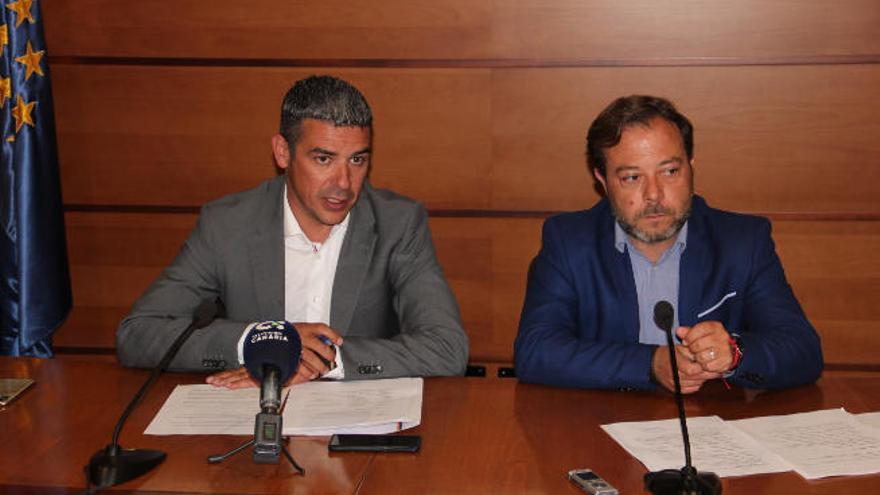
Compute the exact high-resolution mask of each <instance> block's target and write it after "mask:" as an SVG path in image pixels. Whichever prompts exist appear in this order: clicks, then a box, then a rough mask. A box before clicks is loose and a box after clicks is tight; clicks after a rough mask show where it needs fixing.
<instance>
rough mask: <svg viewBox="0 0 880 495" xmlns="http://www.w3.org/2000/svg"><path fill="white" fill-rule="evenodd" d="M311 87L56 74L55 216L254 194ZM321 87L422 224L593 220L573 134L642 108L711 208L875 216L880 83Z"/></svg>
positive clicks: (753, 80)
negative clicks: (472, 213) (653, 114)
mask: <svg viewBox="0 0 880 495" xmlns="http://www.w3.org/2000/svg"><path fill="white" fill-rule="evenodd" d="M311 72H312V71H311V70H309V69H248V68H237V69H221V68H206V67H201V68H178V67H174V68H168V67H112V66H110V67H103V66H101V67H93V66H77V65H59V66H57V67H56V71H55V79H56V81H57V88H58V89H57V90H56V107H57V109H58V132H59V143H60V144H59V146H60V153H61V160H62V164H63V167H62V182H63V187H64V197H65V201H66V202H67V203H69V204H70V203H73V204H160V205H200V204H203V203H204V202H205V201H208V200H210V199H213V198H216V197H218V196H221V195H223V194H226V193H229V192H232V191H237V190H240V189H243V188H246V187H249V186H252V185H254V184H256V183H258V182H259V181H260V180H262V179H263V178H265V177H267V176H269V175H270V174H271V173H272V170H273V165H272V163H271V156H270V154H269V145H268V143H269V136H271V135H272V134H273V133H274V132H276V127H277V120H278V107H279V105H280V101H281V98H282V96H283V94H284V92H285V91H286V89H287V87H288V85H289V84H290V83H291V81H293V80H296V79H297V78H299V77H302V76H304V75H306V74H309V73H311ZM333 72H334V73H336V74H339V75H340V76H342V77H345V78H347V79H350V80H351V81H352V82H354V83H355V84H356V85H358V86H359V87H361V89H362V90H363V91H364V93H365V94H366V95H367V97H368V98H369V99H370V100H371V102H372V105H373V107H374V109H375V112H376V124H375V126H376V142H375V148H376V152H375V160H374V170H373V175H372V178H373V182H374V184H376V185H378V186H382V187H389V188H391V189H394V190H396V191H399V192H401V193H403V194H407V195H409V196H412V197H416V198H419V199H420V200H422V201H424V202H425V203H426V204H427V205H428V207H429V208H432V209H478V210H479V209H488V210H515V211H530V210H531V211H558V210H569V209H577V208H583V207H585V206H588V205H590V204H592V203H593V202H595V200H596V198H597V195H596V193H595V191H594V190H593V183H592V179H591V177H590V176H589V175H588V173H587V171H586V166H585V164H584V158H583V153H584V151H583V148H584V136H585V134H586V129H587V127H588V126H589V123H590V122H591V121H592V119H593V118H594V117H595V115H596V114H597V113H598V112H599V111H600V110H601V109H602V108H603V107H604V106H605V105H607V104H608V103H609V102H610V101H611V100H612V99H613V98H615V97H617V96H620V95H623V94H631V93H635V92H640V93H649V94H650V93H653V94H660V95H665V96H668V97H670V98H671V99H673V100H674V101H675V102H677V104H678V105H679V107H680V108H681V110H682V111H683V112H684V113H686V114H688V115H689V116H690V117H691V119H692V120H693V122H694V124H695V126H696V133H695V135H696V157H697V179H696V184H697V190H698V191H699V192H701V193H704V194H705V195H706V196H707V197H708V198H710V199H711V201H712V203H713V204H715V205H717V206H721V207H725V208H731V209H738V210H744V211H754V212H825V213H829V212H847V213H877V212H878V211H880V194H878V192H880V187H878V184H880V167H876V166H874V165H873V164H876V163H878V162H880V140H877V139H876V137H877V136H878V135H880V120H878V119H877V118H876V115H878V114H880V99H877V98H876V97H875V95H876V92H877V88H878V87H880V65H842V66H841V65H838V66H784V67H772V66H749V67H702V68H696V67H691V68H672V67H664V68H656V67H655V68H644V67H642V68H592V69H542V70H533V69H492V70H489V69H479V70H473V69H472V70H465V69H409V70H404V69H344V70H343V69H340V70H335V71H333ZM831 164H833V165H831ZM168 178H173V179H174V180H172V181H168V180H167V179H168ZM158 183H162V187H148V185H149V184H158Z"/></svg>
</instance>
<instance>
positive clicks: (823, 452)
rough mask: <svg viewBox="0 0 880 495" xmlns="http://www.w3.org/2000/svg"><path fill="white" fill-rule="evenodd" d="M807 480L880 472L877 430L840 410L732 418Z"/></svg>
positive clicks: (879, 433)
mask: <svg viewBox="0 0 880 495" xmlns="http://www.w3.org/2000/svg"><path fill="white" fill-rule="evenodd" d="M730 423H732V424H733V425H734V426H736V427H737V428H739V429H741V430H743V431H744V432H746V433H748V434H749V435H751V436H752V437H753V438H755V439H756V440H758V441H759V442H761V444H762V445H764V446H765V447H767V448H768V449H769V450H771V451H773V452H774V453H776V454H777V455H779V456H781V457H783V458H785V459H786V460H787V461H788V462H789V463H791V464H792V466H794V468H795V471H797V472H798V474H800V475H801V476H803V477H804V478H807V479H816V478H824V477H827V476H840V475H852V474H869V473H877V472H880V430H878V429H876V428H873V427H871V426H867V425H865V424H864V423H861V422H860V421H858V420H857V419H856V418H855V416H853V415H852V414H849V413H848V412H846V411H844V410H843V409H826V410H822V411H813V412H807V413H798V414H788V415H785V416H764V417H760V418H751V419H741V420H738V421H731V422H730Z"/></svg>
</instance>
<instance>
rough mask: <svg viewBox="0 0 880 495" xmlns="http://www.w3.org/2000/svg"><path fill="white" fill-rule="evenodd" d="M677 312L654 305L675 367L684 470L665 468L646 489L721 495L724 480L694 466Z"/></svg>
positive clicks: (661, 493)
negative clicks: (677, 342) (674, 328)
mask: <svg viewBox="0 0 880 495" xmlns="http://www.w3.org/2000/svg"><path fill="white" fill-rule="evenodd" d="M673 321H675V310H674V309H673V308H672V304H670V303H669V302H668V301H660V302H658V303H657V304H656V305H655V306H654V323H656V324H657V326H658V327H660V329H661V330H663V331H664V332H666V345H668V346H669V361H670V365H671V366H672V379H673V381H674V382H675V401H676V404H677V405H678V420H679V423H680V424H681V436H682V441H683V443H684V467H683V468H681V469H680V470H677V469H664V470H662V471H654V472H650V473H647V474H645V488H646V489H647V490H648V491H649V492H651V493H653V494H654V495H720V494H721V480H720V479H719V478H718V476H717V475H716V474H715V473H698V472H697V469H696V468H695V467H694V466H693V465H692V464H691V441H690V437H689V436H688V430H687V417H686V416H685V413H684V398H683V397H682V394H681V380H679V377H678V360H677V359H676V357H675V343H674V342H673V340H672V323H673Z"/></svg>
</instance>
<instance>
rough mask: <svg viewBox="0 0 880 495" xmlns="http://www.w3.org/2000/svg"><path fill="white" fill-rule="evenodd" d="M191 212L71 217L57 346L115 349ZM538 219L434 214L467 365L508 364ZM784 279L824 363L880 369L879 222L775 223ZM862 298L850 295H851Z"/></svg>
mask: <svg viewBox="0 0 880 495" xmlns="http://www.w3.org/2000/svg"><path fill="white" fill-rule="evenodd" d="M194 223H195V216H194V215H173V214H156V215H137V214H96V213H70V214H68V215H67V228H68V238H69V243H70V244H69V246H70V253H71V254H70V256H71V262H72V277H73V283H74V294H75V296H76V298H75V304H76V307H75V309H74V311H73V314H72V315H71V317H70V319H69V321H68V322H67V323H66V324H65V326H64V327H63V328H62V330H61V331H59V332H58V334H57V336H56V339H55V343H56V345H60V346H73V347H76V346H80V347H107V348H109V347H113V345H114V333H115V329H116V325H117V324H118V322H119V320H120V319H121V318H122V317H123V316H124V315H125V314H126V313H127V312H128V310H129V308H130V306H131V304H132V303H133V302H134V300H135V299H136V298H137V297H138V296H139V295H140V294H141V292H143V290H144V289H145V288H146V287H147V285H149V283H150V282H152V280H153V279H154V278H155V277H157V276H158V275H159V273H160V272H161V271H162V269H163V268H164V267H165V266H167V264H168V263H169V262H170V261H171V259H173V257H174V256H175V255H176V254H177V251H178V249H179V247H180V244H181V243H182V242H183V240H184V239H185V238H186V235H187V234H188V232H189V229H190V228H191V226H192V225H193V224H194ZM542 223H543V220H542V219H540V218H432V219H431V228H432V231H433V237H434V242H435V244H436V246H437V252H438V256H439V258H440V262H441V264H442V265H443V268H444V272H445V274H446V277H447V278H448V280H449V283H450V285H451V287H452V289H453V291H454V292H455V294H456V297H457V298H458V301H459V304H460V305H461V308H462V315H463V319H464V324H465V328H466V330H467V332H468V335H469V336H470V340H471V360H472V361H476V362H480V361H492V362H510V361H512V353H513V347H512V346H513V339H514V337H515V336H516V331H517V326H518V323H519V314H520V311H521V309H522V301H523V294H524V291H525V285H526V271H527V269H528V264H529V262H530V261H531V259H532V257H533V256H534V255H535V254H536V253H537V252H538V249H539V248H540V235H541V233H540V232H541V225H542ZM774 238H775V239H776V241H777V247H778V251H779V253H780V257H781V258H782V260H783V263H784V265H785V268H786V271H787V273H788V276H789V281H790V282H791V284H792V286H793V287H794V290H795V292H796V293H797V295H798V297H799V298H800V300H801V302H802V304H803V307H804V310H805V311H806V312H807V314H808V315H809V316H810V318H811V319H812V320H813V323H814V324H815V325H816V327H817V328H818V329H819V331H820V333H821V334H822V337H823V343H824V348H825V353H826V359H827V361H828V362H829V363H838V364H841V363H842V364H872V365H878V364H880V359H878V357H877V353H876V352H875V350H876V346H874V345H872V342H876V340H877V339H878V336H880V323H878V322H877V321H876V308H877V307H878V306H880V262H878V261H877V259H876V258H875V257H873V256H872V255H873V253H876V252H877V251H878V250H880V222H799V221H795V222H784V221H783V222H776V223H775V229H774ZM854 294H855V295H857V296H860V297H855V296H854Z"/></svg>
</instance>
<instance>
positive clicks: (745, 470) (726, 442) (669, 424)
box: [602, 416, 792, 477]
mask: <svg viewBox="0 0 880 495" xmlns="http://www.w3.org/2000/svg"><path fill="white" fill-rule="evenodd" d="M687 426H688V435H689V436H690V441H691V459H692V464H693V466H694V467H696V468H697V470H698V471H710V472H714V473H715V474H717V475H718V476H722V477H723V476H744V475H748V474H760V473H777V472H781V471H790V470H791V469H792V467H791V466H790V465H789V464H788V463H786V462H785V461H783V460H782V459H780V458H779V457H778V456H776V455H774V454H773V453H771V452H769V451H768V450H767V449H765V448H763V447H761V445H760V444H758V443H757V442H755V440H754V439H752V438H750V437H749V436H748V435H745V434H744V433H742V432H741V431H738V430H737V429H736V428H733V427H731V426H730V425H728V424H727V423H725V422H724V420H722V419H721V418H719V417H718V416H702V417H697V418H688V420H687ZM602 429H604V430H605V432H606V433H608V434H609V435H611V437H612V438H614V440H616V441H617V443H619V444H620V445H621V446H623V448H624V449H626V451H627V452H629V453H630V454H632V455H633V456H634V457H635V458H636V459H638V460H639V461H640V462H641V463H642V464H644V465H645V467H647V468H648V470H649V471H660V470H661V469H681V468H682V467H683V466H684V444H683V442H682V439H681V426H680V423H679V420H678V419H677V418H676V419H667V420H660V421H639V422H628V423H614V424H610V425H602Z"/></svg>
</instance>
